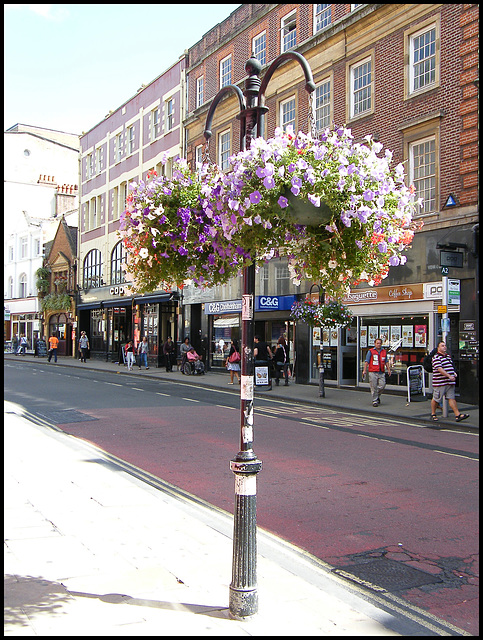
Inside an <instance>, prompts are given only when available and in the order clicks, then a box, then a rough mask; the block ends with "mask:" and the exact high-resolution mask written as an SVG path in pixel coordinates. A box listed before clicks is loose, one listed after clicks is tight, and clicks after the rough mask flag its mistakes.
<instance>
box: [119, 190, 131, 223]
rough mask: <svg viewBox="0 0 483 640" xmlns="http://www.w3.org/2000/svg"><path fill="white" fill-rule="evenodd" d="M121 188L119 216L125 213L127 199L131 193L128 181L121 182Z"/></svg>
mask: <svg viewBox="0 0 483 640" xmlns="http://www.w3.org/2000/svg"><path fill="white" fill-rule="evenodd" d="M119 189H120V195H119V203H118V205H119V209H118V213H117V217H118V218H119V217H120V216H121V213H123V212H124V211H125V210H126V201H127V197H128V195H129V191H128V187H127V182H121V184H120V186H119Z"/></svg>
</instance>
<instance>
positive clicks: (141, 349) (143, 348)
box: [138, 336, 149, 370]
mask: <svg viewBox="0 0 483 640" xmlns="http://www.w3.org/2000/svg"><path fill="white" fill-rule="evenodd" d="M138 353H139V370H141V366H142V365H143V364H144V366H145V367H146V369H149V367H148V353H149V344H148V338H147V336H143V339H142V341H141V342H140V343H139V346H138Z"/></svg>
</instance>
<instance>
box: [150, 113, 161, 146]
mask: <svg viewBox="0 0 483 640" xmlns="http://www.w3.org/2000/svg"><path fill="white" fill-rule="evenodd" d="M158 136H159V109H157V108H156V109H153V110H152V111H151V124H150V140H151V142H153V141H154V140H156V138H157V137H158Z"/></svg>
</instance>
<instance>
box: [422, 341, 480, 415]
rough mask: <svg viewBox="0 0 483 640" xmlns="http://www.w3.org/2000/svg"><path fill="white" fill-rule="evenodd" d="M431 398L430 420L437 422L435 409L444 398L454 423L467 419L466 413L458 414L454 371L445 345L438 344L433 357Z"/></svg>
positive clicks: (442, 343)
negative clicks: (451, 411)
mask: <svg viewBox="0 0 483 640" xmlns="http://www.w3.org/2000/svg"><path fill="white" fill-rule="evenodd" d="M432 365H433V398H432V400H431V418H432V419H433V421H434V422H437V421H438V418H437V417H436V409H437V407H438V404H439V403H441V402H442V401H443V397H444V396H445V397H446V399H447V400H448V404H449V406H450V407H451V409H452V410H453V411H454V414H455V416H456V422H461V421H462V420H466V418H469V417H470V416H469V414H468V413H460V411H459V409H458V405H457V404H456V400H455V386H456V375H457V374H456V371H455V368H454V365H453V361H452V360H451V357H450V356H449V355H448V353H447V349H446V344H445V343H444V342H440V343H439V344H438V350H437V352H436V353H435V354H434V356H433V360H432Z"/></svg>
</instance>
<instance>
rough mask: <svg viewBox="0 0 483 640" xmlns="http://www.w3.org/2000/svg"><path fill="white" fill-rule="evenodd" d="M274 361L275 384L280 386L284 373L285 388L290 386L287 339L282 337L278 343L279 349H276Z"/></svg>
mask: <svg viewBox="0 0 483 640" xmlns="http://www.w3.org/2000/svg"><path fill="white" fill-rule="evenodd" d="M273 361H274V363H275V384H276V385H277V387H278V385H279V384H280V376H281V374H282V373H283V376H284V378H285V386H286V387H287V386H288V364H289V362H288V345H287V343H286V342H285V338H284V337H283V336H280V338H279V339H278V342H277V348H276V349H275V354H274V356H273Z"/></svg>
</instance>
